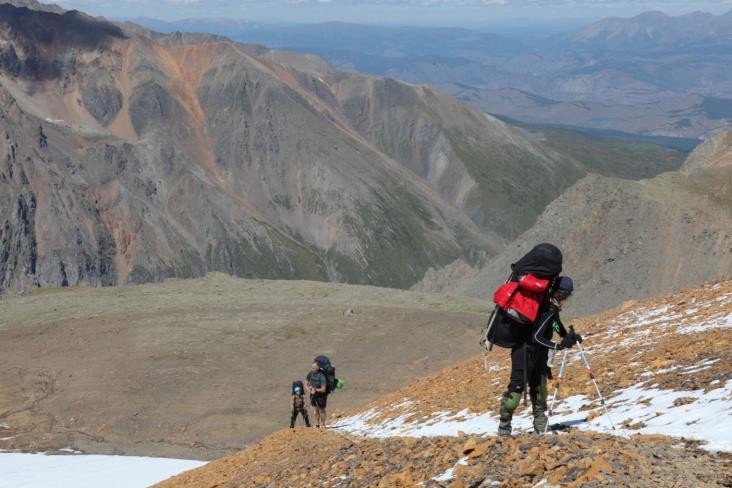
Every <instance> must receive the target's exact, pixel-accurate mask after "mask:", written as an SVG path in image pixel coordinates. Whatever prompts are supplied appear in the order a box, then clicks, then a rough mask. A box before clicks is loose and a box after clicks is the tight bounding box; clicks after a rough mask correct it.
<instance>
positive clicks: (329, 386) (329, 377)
mask: <svg viewBox="0 0 732 488" xmlns="http://www.w3.org/2000/svg"><path fill="white" fill-rule="evenodd" d="M313 362H314V363H315V364H317V365H318V366H319V367H320V372H321V373H323V374H324V375H325V383H326V385H325V392H326V393H331V392H332V391H334V390H335V389H336V384H337V382H338V379H337V378H336V375H335V366H333V363H331V362H330V358H328V356H317V357H316V358H315V359H314V360H313Z"/></svg>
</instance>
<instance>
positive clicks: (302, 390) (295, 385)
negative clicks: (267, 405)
mask: <svg viewBox="0 0 732 488" xmlns="http://www.w3.org/2000/svg"><path fill="white" fill-rule="evenodd" d="M295 388H300V393H305V388H304V387H303V385H302V381H293V382H292V394H293V395H294V394H295Z"/></svg>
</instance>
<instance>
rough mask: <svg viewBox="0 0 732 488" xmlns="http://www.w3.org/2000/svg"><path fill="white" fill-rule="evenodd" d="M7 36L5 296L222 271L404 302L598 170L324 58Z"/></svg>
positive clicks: (73, 32) (86, 32)
mask: <svg viewBox="0 0 732 488" xmlns="http://www.w3.org/2000/svg"><path fill="white" fill-rule="evenodd" d="M41 25H43V26H45V27H44V29H43V30H42V29H41V28H40V27H39V26H41ZM0 39H2V40H3V44H2V48H1V49H2V53H0V99H1V100H2V109H1V110H0V126H2V127H0V128H1V129H2V131H3V133H4V135H3V137H0V153H2V154H4V155H5V157H4V159H3V161H2V163H0V164H1V166H0V172H1V174H2V176H1V177H0V185H1V186H2V191H1V194H2V198H1V199H0V222H2V227H1V230H0V287H24V286H66V285H75V284H79V283H88V284H92V285H99V284H124V283H139V282H145V281H150V280H159V279H162V278H164V277H172V276H176V277H190V276H200V275H202V274H204V273H205V272H207V271H211V270H214V271H224V272H228V273H232V274H236V275H240V276H247V277H279V278H293V277H302V278H311V279H323V280H332V281H348V282H355V283H374V284H380V285H388V286H401V287H403V286H408V285H410V284H412V283H414V282H415V281H417V280H419V279H420V278H421V277H422V275H423V274H424V271H425V270H426V269H427V268H429V267H431V266H432V267H438V266H441V265H444V264H447V263H449V262H451V261H453V260H454V259H456V258H464V259H467V260H468V261H471V262H474V261H475V260H478V259H481V258H483V257H484V256H486V255H492V254H494V253H495V252H497V251H498V250H499V249H500V248H501V247H502V246H503V245H504V243H505V242H506V241H507V240H509V239H512V238H514V237H516V236H517V235H518V234H520V233H521V232H523V231H525V230H526V229H527V228H528V227H530V226H531V225H532V224H533V223H534V221H535V219H536V217H537V216H538V214H539V213H540V212H541V211H542V210H543V208H544V207H545V206H546V205H547V204H548V203H549V202H550V201H551V200H553V199H554V198H555V197H556V196H557V195H559V194H560V193H561V192H562V191H563V190H564V189H565V188H566V187H568V186H569V185H571V184H572V183H574V182H575V181H576V180H577V179H579V178H580V177H582V176H583V175H584V174H585V170H584V169H583V168H582V167H581V165H580V164H579V163H577V162H576V161H574V160H573V159H571V158H569V159H567V158H563V157H561V156H560V155H559V154H558V153H557V152H556V151H555V150H553V149H550V148H548V147H546V146H544V145H542V143H541V142H540V141H535V140H531V139H530V138H527V137H525V136H524V134H523V133H522V132H521V131H519V130H517V129H514V128H511V127H509V126H507V125H505V124H503V123H501V122H499V121H497V120H495V119H493V118H491V117H488V116H485V115H484V114H481V113H480V112H478V111H477V110H475V109H471V108H468V107H467V106H464V105H461V104H460V103H458V102H456V101H455V100H453V99H450V98H447V97H444V96H441V95H439V94H437V93H436V92H434V91H433V90H431V89H429V88H426V87H420V86H412V85H407V84H404V83H399V82H396V81H392V80H388V79H383V78H370V77H364V76H358V75H349V74H344V73H339V72H337V71H334V70H333V69H332V68H330V67H329V66H327V65H326V64H325V63H324V62H322V61H321V60H320V59H318V58H316V57H314V56H310V55H296V54H291V53H281V52H277V51H271V50H267V49H264V48H258V47H253V46H244V45H240V44H236V43H234V42H231V41H229V40H227V39H225V38H220V37H215V36H210V35H188V34H180V33H176V34H171V35H160V34H154V33H151V32H149V31H146V30H145V29H142V28H140V27H137V26H134V25H129V24H128V25H125V26H122V27H119V26H116V25H113V24H109V23H106V22H104V21H102V20H98V19H92V18H90V17H87V16H85V15H84V14H81V13H78V12H65V13H63V14H57V13H54V12H44V11H37V10H29V9H27V8H22V7H21V8H16V7H14V6H12V5H9V4H6V5H3V6H1V7H0ZM519 203H520V205H519Z"/></svg>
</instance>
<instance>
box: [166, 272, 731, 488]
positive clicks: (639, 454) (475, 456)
mask: <svg viewBox="0 0 732 488" xmlns="http://www.w3.org/2000/svg"><path fill="white" fill-rule="evenodd" d="M576 326H577V328H578V330H580V331H581V332H582V333H584V335H585V341H584V345H585V346H586V349H587V354H588V356H589V359H590V361H591V365H592V367H593V371H594V373H595V376H596V377H597V380H598V383H599V385H600V387H601V389H602V391H603V392H604V395H605V397H606V399H607V407H608V409H609V415H606V414H604V410H603V409H602V407H601V406H600V404H599V402H598V401H597V394H596V393H595V390H594V388H593V385H592V383H591V382H590V381H589V379H588V377H587V375H586V371H585V369H584V367H583V366H582V363H581V362H580V358H579V357H578V354H577V352H576V350H572V351H571V353H570V354H571V355H570V357H569V359H570V361H569V363H568V367H567V369H566V371H565V379H564V381H563V382H562V390H561V395H560V399H559V400H558V401H557V403H556V404H555V405H554V407H555V409H554V412H553V416H552V417H551V419H552V422H563V423H564V425H565V426H571V427H567V428H565V430H560V431H556V432H555V433H554V434H548V435H545V436H543V437H541V438H537V437H536V436H534V435H532V434H526V433H524V432H527V431H530V429H531V427H530V425H531V422H530V419H529V418H528V416H529V412H527V411H526V410H524V409H523V407H519V410H518V411H517V417H518V418H517V419H515V421H514V426H515V428H516V430H517V432H515V435H514V437H513V438H510V439H500V438H497V437H495V436H494V433H495V429H496V426H497V415H496V410H497V405H498V401H499V396H500V394H501V393H502V391H503V389H504V388H505V383H506V380H507V375H508V353H507V351H506V350H500V349H499V350H496V351H493V352H491V353H490V354H489V356H488V357H487V362H485V363H484V358H482V357H476V358H474V359H471V360H469V361H467V362H464V363H461V364H458V365H455V366H453V367H450V368H448V369H445V370H444V371H441V372H439V373H437V374H434V375H431V376H429V377H425V378H423V379H422V380H420V381H418V382H416V383H414V384H413V385H410V386H408V387H406V388H403V389H401V390H398V391H396V392H394V393H392V394H390V395H387V396H385V397H383V398H381V399H379V400H378V401H376V402H373V403H372V404H370V405H367V406H365V407H361V408H359V409H356V410H354V411H352V412H349V414H348V415H347V416H345V417H344V418H342V419H341V420H340V422H339V423H338V424H337V426H336V429H335V430H332V431H329V432H317V431H316V432H312V431H309V430H306V429H302V430H296V431H294V432H286V431H282V432H278V433H276V434H273V435H272V436H270V437H268V438H265V439H264V440H262V441H261V442H259V443H258V444H256V445H254V446H251V447H250V448H248V449H246V450H244V451H242V452H241V453H239V454H235V455H233V456H230V457H227V458H223V459H221V460H219V461H215V462H212V463H210V464H208V465H207V466H204V467H202V468H199V469H197V470H193V471H191V472H188V473H184V474H182V475H180V476H177V477H174V478H171V479H170V480H168V481H167V482H164V483H161V484H160V485H159V486H170V487H173V486H188V487H213V486H231V487H234V486H261V487H267V486H333V487H339V486H379V487H387V486H388V487H394V486H404V487H411V486H434V487H438V486H451V487H466V486H476V487H477V486H485V487H487V486H506V487H523V486H526V487H528V486H666V485H670V484H673V483H679V484H682V485H685V486H728V485H729V483H730V482H732V464H730V451H732V444H730V441H729V439H730V436H729V434H730V429H731V428H732V414H731V413H730V412H732V410H731V409H730V406H732V379H731V378H730V376H729V371H730V366H731V365H732V364H731V362H732V355H731V354H730V352H729V347H730V340H732V329H731V328H730V327H731V326H732V282H729V281H727V282H722V283H717V284H713V285H712V284H710V285H707V286H704V287H702V288H698V289H690V290H686V291H684V292H681V293H678V294H675V295H668V296H663V297H659V298H656V299H652V300H647V301H642V302H628V303H626V304H624V306H623V307H621V308H618V309H616V310H613V311H610V312H607V313H605V314H603V315H598V316H593V317H588V318H585V319H582V320H580V321H578V322H577V323H576ZM484 365H485V366H487V367H484ZM550 390H553V389H551V388H550ZM582 419H586V420H585V421H581V420H582ZM610 421H612V422H614V424H615V427H616V430H614V431H613V430H611V429H610V427H609V423H610ZM611 434H613V435H611ZM662 434H663V435H662ZM667 436H670V437H667ZM700 448H702V449H703V450H702V449H700Z"/></svg>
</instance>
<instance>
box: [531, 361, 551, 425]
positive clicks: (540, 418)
mask: <svg viewBox="0 0 732 488" xmlns="http://www.w3.org/2000/svg"><path fill="white" fill-rule="evenodd" d="M546 380H547V379H546V376H545V375H542V376H541V379H540V381H539V384H538V385H536V386H532V387H531V410H532V412H533V414H534V433H535V434H543V433H544V431H545V430H546V423H547V416H546V410H547V405H546V399H547V389H546Z"/></svg>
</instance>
